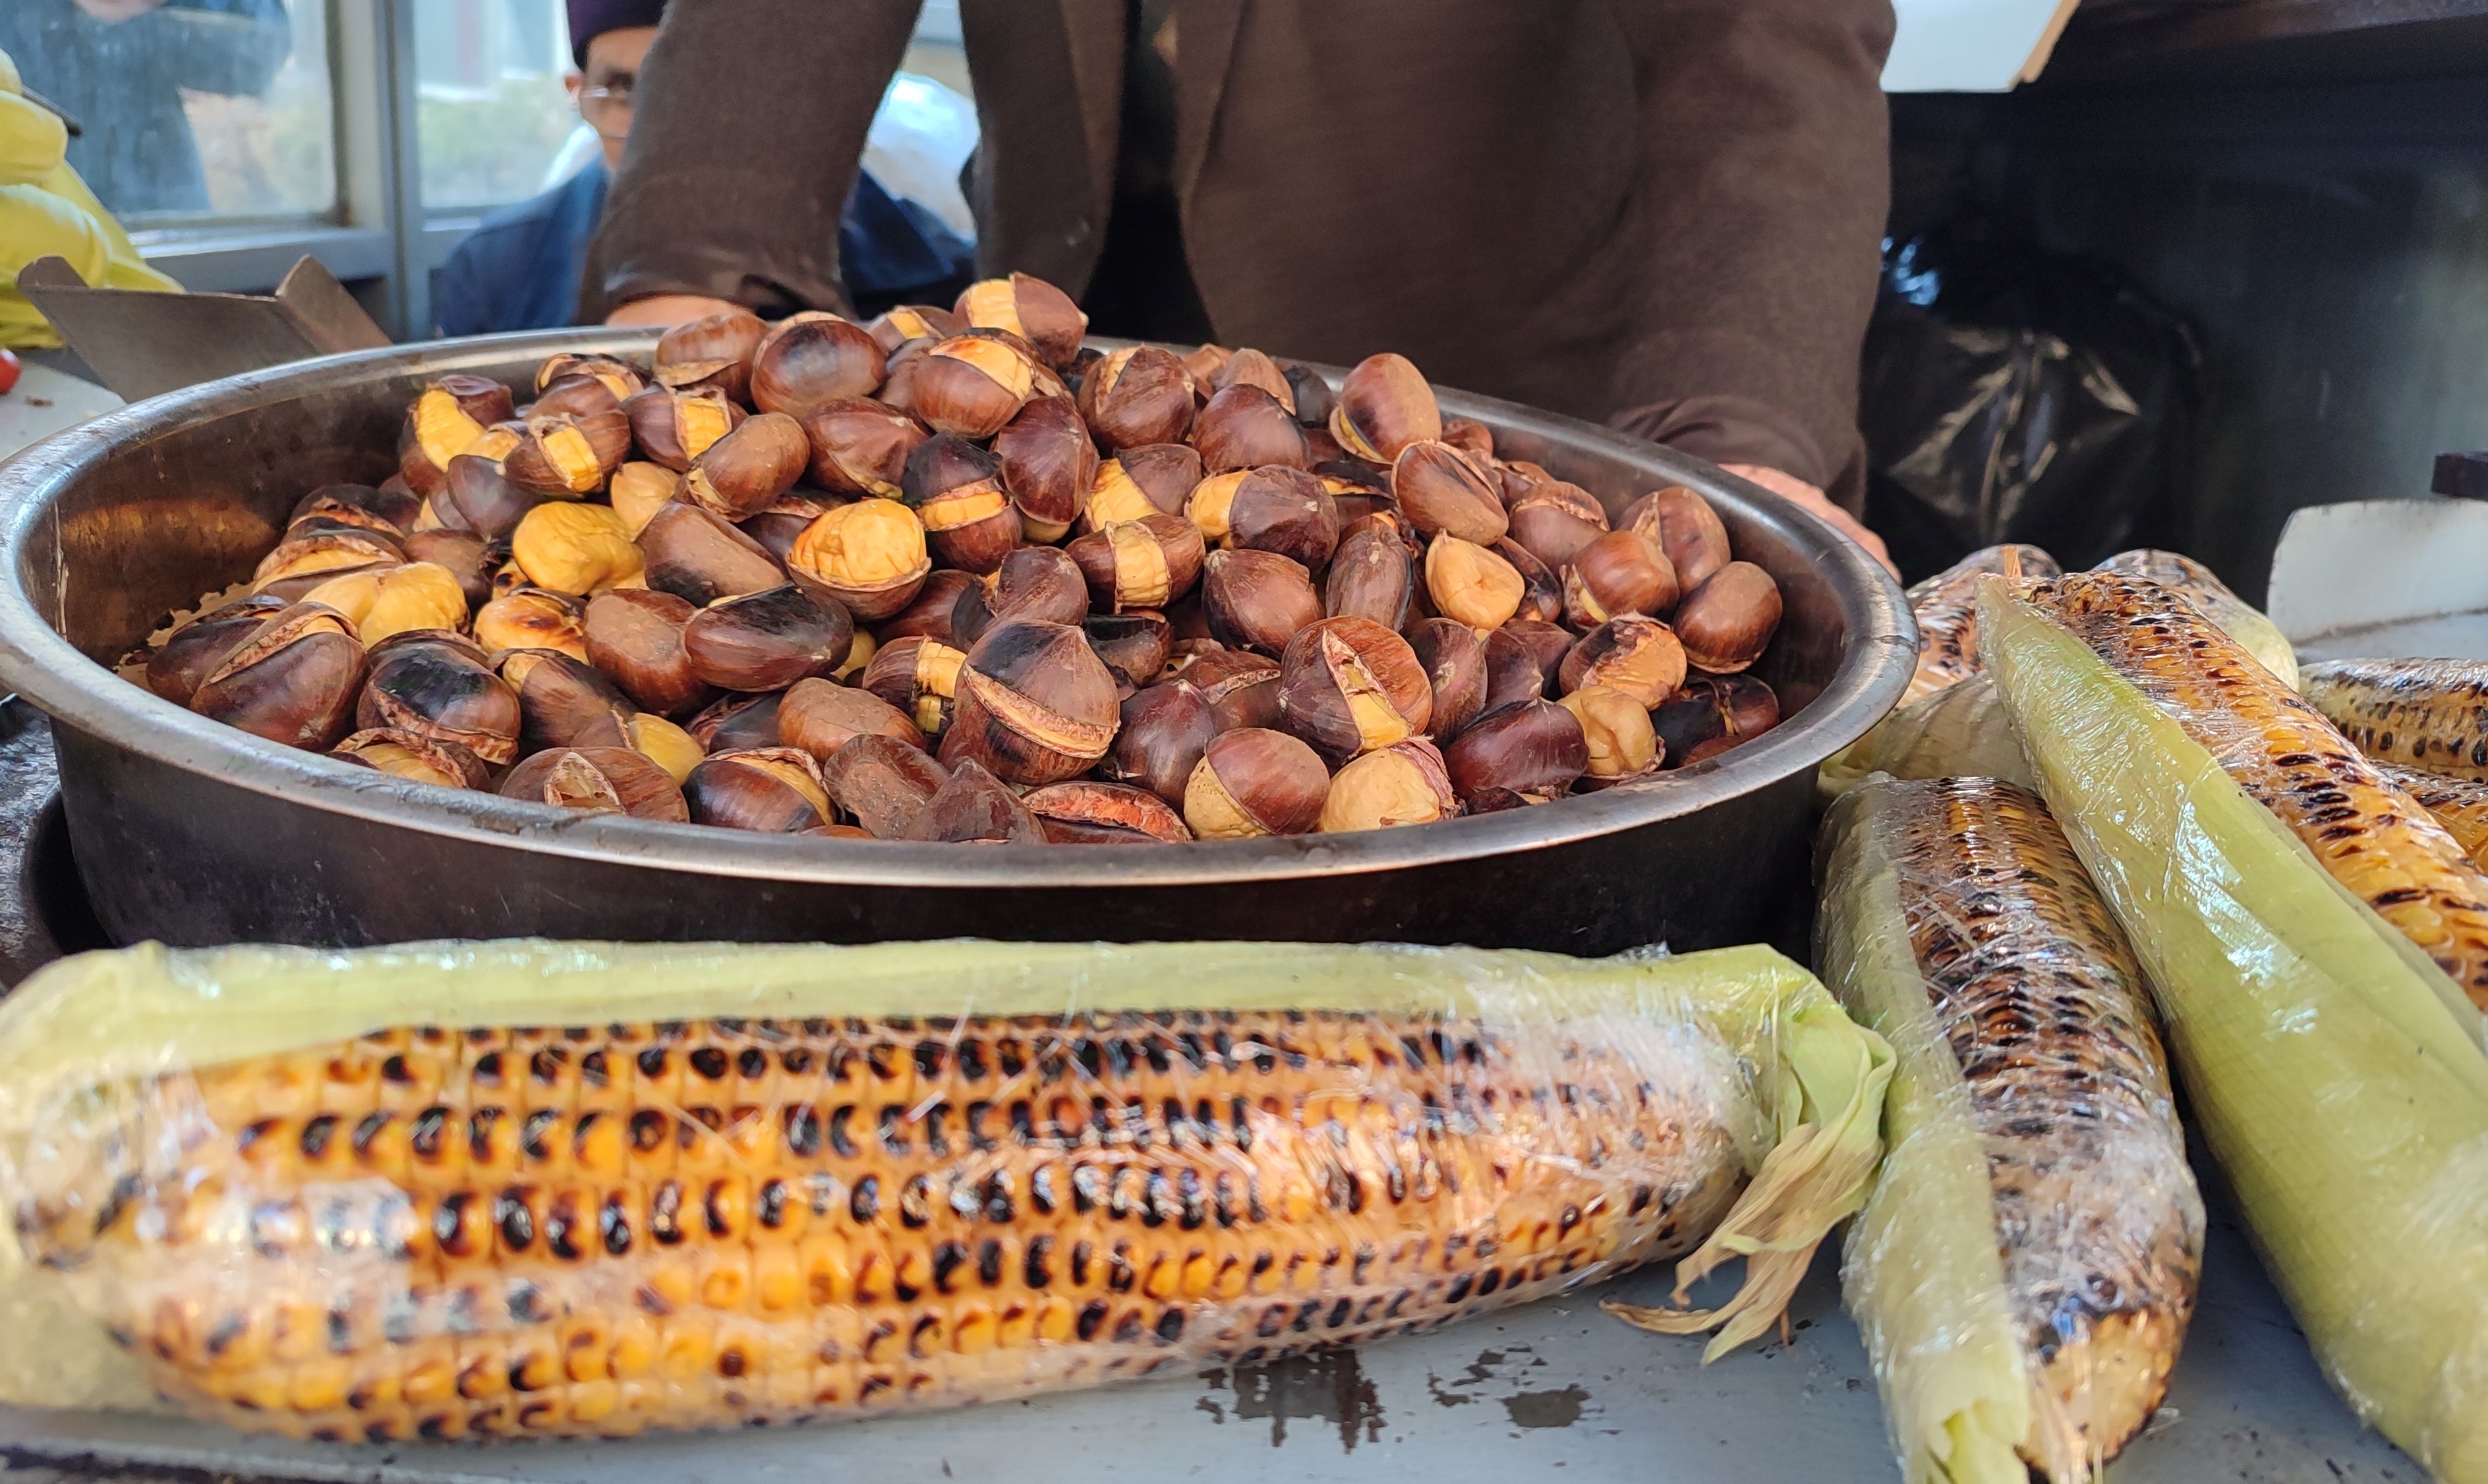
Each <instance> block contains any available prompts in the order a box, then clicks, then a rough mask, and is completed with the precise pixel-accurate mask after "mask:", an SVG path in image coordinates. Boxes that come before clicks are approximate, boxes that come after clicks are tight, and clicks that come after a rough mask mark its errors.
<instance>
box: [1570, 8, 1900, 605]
mask: <svg viewBox="0 0 2488 1484" xmlns="http://www.w3.org/2000/svg"><path fill="white" fill-rule="evenodd" d="M1617 9H1618V14H1620V15H1621V16H1623V17H1624V20H1625V24H1626V27H1627V28H1628V29H1629V30H1631V31H1632V32H1633V33H1634V34H1633V38H1632V40H1633V47H1634V52H1635V56H1636V58H1637V63H1636V65H1637V67H1638V68H1639V70H1640V73H1641V76H1640V94H1641V98H1642V99H1643V103H1642V150H1643V166H1644V169H1645V171H1646V172H1647V175H1646V180H1647V182H1648V189H1647V190H1646V192H1645V194H1644V197H1643V200H1644V202H1645V203H1646V210H1645V214H1644V215H1643V216H1642V218H1641V220H1640V221H1639V222H1637V223H1636V224H1635V226H1634V228H1633V230H1634V232H1635V234H1636V236H1637V238H1638V239H1639V241H1640V242H1641V243H1642V245H1643V247H1644V248H1645V249H1646V252H1647V263H1648V270H1647V272H1646V274H1645V276H1644V279H1643V285H1644V288H1643V293H1644V297H1643V299H1642V301H1641V303H1640V304H1639V305H1638V306H1637V309H1636V320H1637V322H1638V323H1639V324H1640V326H1641V327H1642V332H1641V334H1640V335H1639V336H1638V337H1637V342H1636V344H1635V345H1634V347H1633V348H1632V350H1629V351H1628V352H1627V353H1626V355H1625V356H1624V357H1623V359H1622V362H1621V364H1620V365H1619V366H1618V368H1617V378H1618V379H1617V383H1616V388H1615V390H1616V394H1617V395H1616V406H1618V407H1619V408H1620V409H1621V410H1620V411H1619V412H1618V413H1617V414H1616V416H1615V418H1614V422H1615V424H1616V426H1618V427H1620V428H1624V429H1626V430H1627V431H1629V432H1633V433H1638V434H1642V435H1644V436H1646V437H1651V438H1654V439H1656V440H1657V441H1659V442H1663V443H1667V444H1669V445H1671V446H1673V447H1676V448H1680V449H1682V450H1683V451H1684V452H1686V453H1690V454H1693V455H1696V456H1698V457H1700V458H1704V459H1708V460H1710V461H1711V462H1715V463H1721V464H1726V465H1731V466H1736V465H1742V466H1745V467H1746V468H1749V469H1760V470H1766V471H1770V472H1772V473H1775V474H1777V475H1779V476H1782V478H1781V479H1776V480H1766V481H1764V482H1765V483H1767V484H1771V485H1773V486H1775V487H1777V488H1780V489H1781V492H1784V493H1793V494H1795V495H1796V496H1797V497H1799V498H1804V497H1805V496H1806V495H1808V494H1810V495H1811V496H1812V498H1810V499H1806V500H1805V502H1806V503H1808V504H1810V505H1813V506H1814V507H1815V508H1816V509H1817V510H1818V511H1823V512H1827V511H1833V510H1834V509H1835V508H1836V507H1835V500H1836V501H1837V504H1838V505H1846V506H1849V507H1851V508H1852V509H1853V508H1854V507H1855V505H1856V503H1857V499H1858V497H1859V496H1860V495H1861V494H1862V493H1863V490H1864V485H1865V449H1864V444H1863V441H1862V440H1861V439H1860V437H1859V436H1858V433H1857V368H1858V354H1859V348H1860V346H1861V344H1862V343H1863V341H1864V338H1865V332H1866V321H1867V317H1868V315H1869V314H1870V313H1871V311H1872V310H1873V308H1874V302H1875V286H1876V276H1877V271H1878V265H1879V262H1880V247H1881V241H1882V236H1883V228H1884V218H1885V215H1886V213H1887V210H1888V209H1889V205H1890V195H1891V182H1890V164H1889V154H1888V144H1887V128H1888V125H1887V116H1886V111H1885V105H1884V101H1883V94H1882V86H1881V80H1880V79H1881V72H1882V67H1883V58H1884V54H1885V52H1886V51H1887V50H1888V49H1889V47H1890V45H1891V38H1892V25H1893V19H1892V6H1891V3H1890V0H1668V3H1659V0H1618V7H1617ZM1824 490H1829V491H1830V492H1831V495H1832V496H1833V497H1834V498H1833V499H1825V498H1824V496H1823V494H1822V491H1824ZM1842 519H1843V522H1844V523H1845V524H1846V525H1848V526H1849V527H1852V528H1853V529H1854V530H1855V532H1856V533H1858V534H1860V535H1863V534H1864V531H1863V527H1859V526H1856V524H1855V522H1854V521H1853V520H1849V519H1848V518H1846V516H1845V515H1844V516H1843V517H1842ZM1867 539H1868V540H1869V542H1870V543H1871V546H1872V548H1873V549H1875V550H1876V551H1877V552H1878V554H1879V555H1880V546H1881V544H1880V542H1872V538H1871V537H1868V538H1867Z"/></svg>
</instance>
